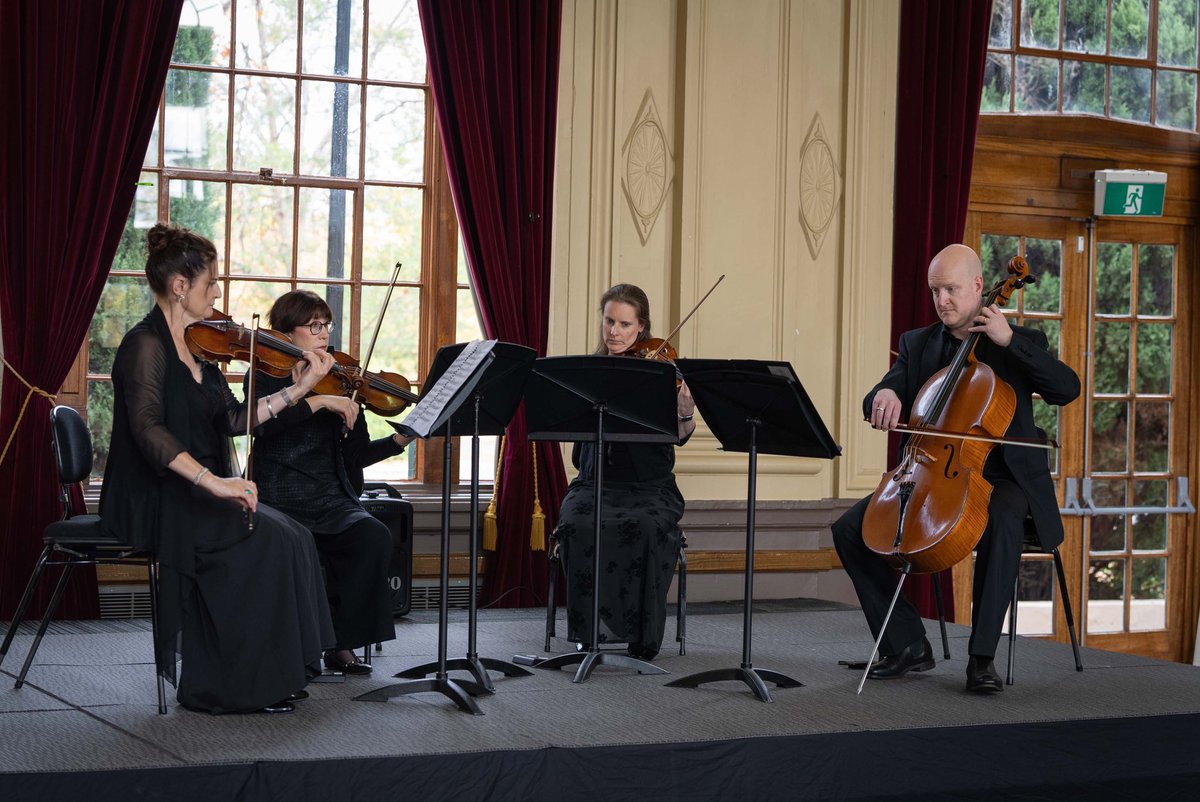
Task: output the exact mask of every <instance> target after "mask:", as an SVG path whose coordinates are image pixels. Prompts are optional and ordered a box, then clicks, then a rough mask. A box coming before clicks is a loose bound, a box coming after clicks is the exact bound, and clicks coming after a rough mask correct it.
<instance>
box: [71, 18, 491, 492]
mask: <svg viewBox="0 0 1200 802" xmlns="http://www.w3.org/2000/svg"><path fill="white" fill-rule="evenodd" d="M433 118H434V115H433V109H432V100H431V96H430V92H429V86H428V83H427V80H426V64H425V50H424V45H423V42H422V38H421V28H420V21H419V19H418V15H417V9H416V3H415V2H412V0H403V1H401V0H189V2H187V3H185V4H184V9H183V14H182V17H181V19H180V25H179V33H178V36H177V38H176V41H175V50H174V53H173V55H172V59H171V67H170V71H169V73H168V75H167V83H166V89H165V92H164V97H163V100H162V104H161V107H160V110H159V115H158V120H157V123H156V125H155V129H154V135H153V137H152V139H151V142H150V147H149V149H148V151H147V153H146V159H145V166H144V169H143V172H142V178H141V185H140V186H139V188H138V193H137V199H136V201H135V203H134V207H133V209H132V211H131V212H130V215H129V219H128V221H127V223H126V226H125V232H124V236H123V239H122V242H121V246H120V248H119V250H118V252H117V256H116V258H115V259H114V260H113V265H112V272H111V274H110V277H109V280H108V283H107V286H106V288H105V291H104V294H103V296H102V297H101V300H100V305H99V308H98V309H97V310H96V315H95V318H94V319H93V321H92V327H91V330H90V332H89V336H88V341H87V344H86V346H85V352H84V354H83V355H81V358H84V359H86V360H87V377H88V382H87V391H88V399H87V410H88V418H89V424H90V426H91V429H92V433H93V437H94V441H95V443H96V446H97V454H96V457H97V459H96V466H95V471H96V474H97V476H99V475H100V474H102V473H103V470H104V462H105V458H106V456H107V444H108V439H109V432H110V430H111V421H112V384H111V378H110V375H109V374H110V371H111V369H112V360H113V356H114V354H115V352H116V348H117V346H118V345H119V343H120V341H121V337H122V336H123V334H124V333H125V332H126V331H127V330H128V329H129V328H130V326H132V325H133V324H134V323H135V322H136V321H137V320H139V319H140V318H141V317H142V316H143V315H144V314H145V313H146V311H147V310H148V309H149V308H150V305H151V303H152V296H151V294H150V292H149V289H148V287H147V286H146V282H145V279H144V277H143V275H144V274H143V268H144V265H145V248H144V243H145V233H146V230H147V229H148V228H149V227H150V226H151V225H153V224H154V222H155V221H156V220H168V219H169V220H170V221H172V222H174V223H179V224H181V225H184V226H187V227H189V228H191V229H193V230H196V231H198V232H200V233H202V234H204V235H205V236H207V237H209V238H210V239H212V241H213V242H214V243H215V244H216V247H217V251H218V253H219V254H220V255H221V263H222V269H221V272H222V286H221V289H222V293H223V298H222V300H221V301H220V302H219V304H220V305H221V308H222V309H223V310H224V311H227V312H228V313H230V314H231V315H232V316H233V318H234V319H235V320H237V321H239V322H244V323H247V324H248V323H249V322H250V318H251V316H252V315H253V314H254V313H256V312H257V313H259V314H261V315H263V325H264V326H265V325H266V312H267V311H268V309H269V308H270V306H271V303H272V301H273V300H274V299H275V298H277V297H278V296H279V295H281V294H283V293H284V292H287V291H288V290H292V289H296V288H301V289H309V290H313V291H314V292H316V293H318V294H319V295H321V296H322V297H324V298H325V299H326V300H327V301H328V302H329V305H330V307H331V308H332V309H333V313H334V329H333V332H332V338H331V343H332V345H333V346H334V347H335V348H337V349H338V350H341V351H345V352H348V353H349V354H351V355H352V356H355V357H361V356H363V354H364V352H365V351H366V348H367V344H368V342H369V341H370V339H371V337H372V335H373V334H374V332H375V328H376V323H377V320H378V318H379V315H380V312H381V309H382V305H383V300H384V297H385V295H386V292H387V286H388V282H389V280H390V278H391V276H392V272H393V265H394V264H395V263H396V262H402V263H403V268H402V271H401V273H400V281H399V284H398V285H397V287H396V288H395V291H394V292H393V295H392V299H391V303H390V306H389V308H388V310H387V313H386V315H385V316H384V318H383V322H382V324H381V325H380V328H379V336H378V340H377V341H376V344H375V348H374V352H373V354H372V357H371V362H370V365H369V367H370V368H371V369H375V370H387V371H392V372H396V373H400V374H402V375H404V376H405V377H407V378H409V380H410V381H412V382H413V384H414V388H415V389H419V386H420V379H421V377H422V371H423V370H425V369H426V368H427V367H428V365H429V364H430V362H431V361H432V355H433V353H434V352H435V351H436V349H437V347H438V346H439V345H441V344H444V343H447V342H453V341H455V340H460V339H470V338H472V337H478V336H479V323H478V318H477V316H476V314H475V307H474V304H473V302H472V300H471V295H470V292H471V290H470V287H469V286H468V284H467V278H466V271H465V269H463V268H462V267H460V265H459V260H458V258H457V254H456V249H455V242H456V238H457V234H456V231H455V230H454V223H453V220H454V216H453V209H452V206H451V201H450V197H449V192H448V190H447V189H446V182H445V181H444V180H441V181H439V180H435V179H436V178H437V176H438V175H439V174H440V175H443V176H444V172H441V173H439V171H440V170H441V167H440V161H441V153H440V150H439V147H440V146H439V143H438V141H437V136H436V126H435V125H434V121H433ZM446 221H449V222H446ZM439 226H440V227H442V228H445V227H449V229H450V230H449V231H443V230H441V228H439ZM244 369H245V366H244V365H240V364H237V363H235V364H234V365H233V367H232V368H231V374H230V379H231V380H232V381H238V380H240V378H241V372H242V371H243V370H244ZM235 392H237V390H236V388H235ZM368 417H369V425H370V428H371V435H372V437H382V436H384V435H386V434H388V433H390V431H391V430H390V429H389V428H388V427H387V425H386V422H385V421H383V420H381V419H379V418H376V417H375V416H368ZM438 466H440V460H437V461H435V460H433V459H430V461H429V464H426V463H425V457H424V454H423V449H422V448H421V447H419V446H418V447H414V448H410V449H409V450H408V452H406V454H404V455H401V456H400V457H397V458H394V459H393V460H389V461H388V462H386V463H381V464H380V465H377V466H375V467H374V468H373V469H371V473H372V474H373V476H369V478H378V479H389V480H396V479H405V480H416V481H436V480H437V479H438V478H439V477H438V476H436V475H435V474H437V472H438V471H439V470H440V468H439V467H438Z"/></svg>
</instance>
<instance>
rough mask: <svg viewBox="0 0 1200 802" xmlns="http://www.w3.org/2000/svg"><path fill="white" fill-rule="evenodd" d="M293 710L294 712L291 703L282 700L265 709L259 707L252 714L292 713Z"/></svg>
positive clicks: (293, 706) (294, 708) (294, 707)
mask: <svg viewBox="0 0 1200 802" xmlns="http://www.w3.org/2000/svg"><path fill="white" fill-rule="evenodd" d="M295 710H296V706H295V705H293V704H292V703H291V702H289V701H288V700H287V699H284V700H282V701H279V702H276V703H274V704H270V705H267V706H266V707H260V708H259V709H258V710H256V711H254V712H256V713H292V712H294V711H295Z"/></svg>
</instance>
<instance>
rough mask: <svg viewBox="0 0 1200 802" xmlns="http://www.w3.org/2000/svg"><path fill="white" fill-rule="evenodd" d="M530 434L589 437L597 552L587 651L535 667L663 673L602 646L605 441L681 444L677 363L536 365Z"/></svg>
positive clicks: (554, 360) (572, 359)
mask: <svg viewBox="0 0 1200 802" xmlns="http://www.w3.org/2000/svg"><path fill="white" fill-rule="evenodd" d="M525 414H526V415H527V416H528V421H529V439H530V440H555V441H571V442H591V443H595V444H596V448H595V452H594V457H593V461H592V479H593V484H594V485H595V497H594V507H593V509H594V510H595V533H594V538H595V540H594V551H593V553H592V578H593V579H592V638H591V644H590V646H589V648H588V650H587V651H586V652H569V653H567V654H560V655H558V656H556V657H550V658H548V659H546V660H541V661H538V662H537V663H536V664H535V665H536V667H537V668H554V669H557V668H562V667H563V666H567V665H573V664H574V663H579V664H580V665H579V669H578V670H577V671H576V672H575V679H574V680H573V682H586V681H587V678H588V676H589V675H590V674H591V673H592V669H594V668H595V667H596V666H597V665H601V664H604V665H612V666H619V667H621V668H632V669H635V670H636V671H637V672H638V673H639V674H666V673H667V672H666V671H664V670H663V669H661V668H659V667H658V666H656V665H654V664H653V663H650V662H647V661H645V660H639V659H637V658H636V657H630V656H628V655H623V654H614V653H613V652H601V651H600V594H599V592H598V590H599V584H600V524H601V515H600V510H601V504H602V498H603V494H602V491H603V487H604V459H603V453H604V444H605V443H609V442H626V443H671V444H676V443H678V442H679V421H678V419H677V416H676V406H675V368H674V367H673V366H671V365H669V364H667V363H665V362H655V361H653V360H649V359H633V358H630V357H613V356H555V357H545V358H542V359H539V360H537V361H536V362H534V363H533V373H532V374H531V375H530V378H529V387H528V390H527V392H526V395H525Z"/></svg>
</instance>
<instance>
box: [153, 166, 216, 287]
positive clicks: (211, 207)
mask: <svg viewBox="0 0 1200 802" xmlns="http://www.w3.org/2000/svg"><path fill="white" fill-rule="evenodd" d="M167 193H168V195H169V196H170V206H169V207H168V208H169V209H170V214H171V222H172V223H176V224H178V225H181V226H186V227H187V228H190V229H191V230H192V231H195V232H196V233H197V234H203V235H204V236H206V237H208V238H209V239H210V240H212V243H213V245H214V246H216V249H217V254H218V255H219V256H220V257H221V258H222V259H224V258H225V184H223V183H217V182H215V181H171V182H169V183H168V184H167ZM221 272H225V271H224V270H222V271H221Z"/></svg>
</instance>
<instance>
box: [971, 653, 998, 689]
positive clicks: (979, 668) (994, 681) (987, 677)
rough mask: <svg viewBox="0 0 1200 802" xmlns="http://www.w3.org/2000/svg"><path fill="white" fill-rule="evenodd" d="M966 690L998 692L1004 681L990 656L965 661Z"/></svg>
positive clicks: (973, 657)
mask: <svg viewBox="0 0 1200 802" xmlns="http://www.w3.org/2000/svg"><path fill="white" fill-rule="evenodd" d="M967 690H968V691H970V692H971V693H1000V691H1002V690H1004V683H1003V682H1001V681H1000V675H999V674H998V673H997V672H996V664H995V663H993V662H992V658H990V657H975V656H974V655H972V656H971V659H970V660H968V661H967Z"/></svg>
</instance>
